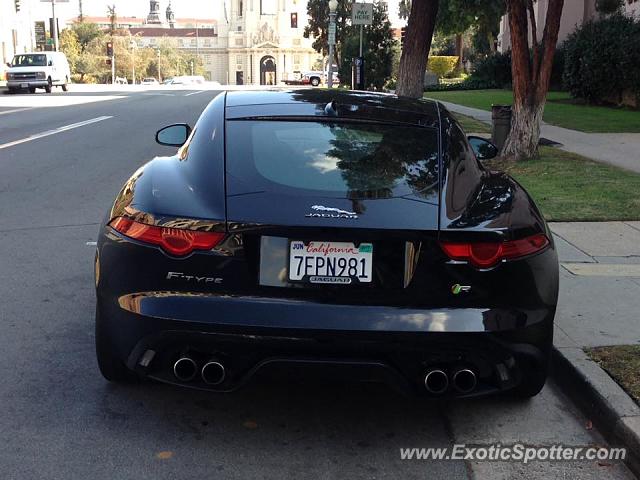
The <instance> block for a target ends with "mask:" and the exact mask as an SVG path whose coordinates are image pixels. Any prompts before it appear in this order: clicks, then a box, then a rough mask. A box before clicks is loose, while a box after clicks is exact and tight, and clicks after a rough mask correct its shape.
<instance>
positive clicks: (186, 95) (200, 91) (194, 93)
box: [184, 90, 206, 97]
mask: <svg viewBox="0 0 640 480" xmlns="http://www.w3.org/2000/svg"><path fill="white" fill-rule="evenodd" d="M204 92H206V90H198V91H197V92H189V93H185V94H184V96H185V97H188V96H189V95H197V94H199V93H204Z"/></svg>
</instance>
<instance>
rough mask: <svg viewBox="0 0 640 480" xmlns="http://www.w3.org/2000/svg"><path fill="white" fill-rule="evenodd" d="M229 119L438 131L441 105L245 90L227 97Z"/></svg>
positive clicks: (323, 92) (353, 94)
mask: <svg viewBox="0 0 640 480" xmlns="http://www.w3.org/2000/svg"><path fill="white" fill-rule="evenodd" d="M226 107H227V118H230V119H233V118H246V117H264V116H266V117H277V116H304V117H307V116H318V117H327V116H336V117H338V118H353V119H365V120H370V121H382V122H401V123H409V124H415V125H420V126H433V127H437V126H438V124H439V109H438V103H437V102H435V101H433V100H426V99H412V98H408V97H398V96H396V95H391V94H385V93H376V92H364V91H354V90H337V89H336V90H328V89H320V88H313V89H311V88H306V89H294V90H245V91H231V92H228V93H227V100H226Z"/></svg>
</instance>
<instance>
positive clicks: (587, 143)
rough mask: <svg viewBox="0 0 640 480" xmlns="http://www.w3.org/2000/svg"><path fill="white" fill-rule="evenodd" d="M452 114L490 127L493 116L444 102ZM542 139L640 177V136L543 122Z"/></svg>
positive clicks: (482, 111)
mask: <svg viewBox="0 0 640 480" xmlns="http://www.w3.org/2000/svg"><path fill="white" fill-rule="evenodd" d="M441 103H442V104H443V105H445V106H446V107H447V108H448V109H449V110H451V111H452V112H457V113H461V114H462V115H467V116H468V117H473V118H475V119H476V120H480V121H482V122H485V123H489V124H490V123H491V112H487V111H486V110H480V109H477V108H470V107H465V106H463V105H458V104H456V103H450V102H441ZM541 136H542V137H544V138H547V139H549V140H553V141H554V142H558V143H560V144H562V146H561V147H560V148H561V149H562V150H566V151H567V152H573V153H577V154H579V155H582V156H584V157H587V158H589V159H591V160H595V161H596V162H604V163H608V164H610V165H615V166H617V167H620V168H624V169H626V170H631V171H633V172H638V173H640V133H584V132H579V131H577V130H570V129H568V128H562V127H556V126H554V125H549V124H548V123H545V122H543V123H542V127H541Z"/></svg>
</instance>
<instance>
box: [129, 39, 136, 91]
mask: <svg viewBox="0 0 640 480" xmlns="http://www.w3.org/2000/svg"><path fill="white" fill-rule="evenodd" d="M137 46H138V45H137V44H136V42H135V41H134V40H129V48H131V84H132V85H135V84H136V47H137Z"/></svg>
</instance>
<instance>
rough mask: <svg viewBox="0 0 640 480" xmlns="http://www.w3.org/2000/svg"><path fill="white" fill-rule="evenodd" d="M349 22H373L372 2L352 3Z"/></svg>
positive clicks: (359, 23) (355, 23)
mask: <svg viewBox="0 0 640 480" xmlns="http://www.w3.org/2000/svg"><path fill="white" fill-rule="evenodd" d="M351 23H352V24H353V25H371V24H372V23H373V3H352V4H351Z"/></svg>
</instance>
